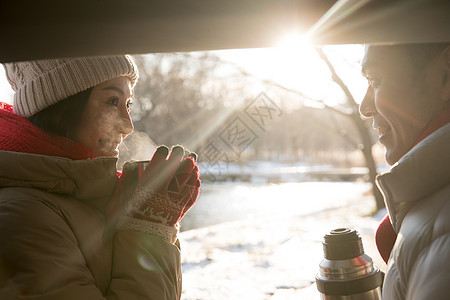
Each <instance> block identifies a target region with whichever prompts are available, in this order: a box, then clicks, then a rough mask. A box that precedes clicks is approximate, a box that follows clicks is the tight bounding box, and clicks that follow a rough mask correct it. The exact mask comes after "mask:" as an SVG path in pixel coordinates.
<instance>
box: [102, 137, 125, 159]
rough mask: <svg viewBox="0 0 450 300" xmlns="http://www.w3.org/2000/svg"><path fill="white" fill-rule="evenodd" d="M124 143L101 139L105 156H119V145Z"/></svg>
mask: <svg viewBox="0 0 450 300" xmlns="http://www.w3.org/2000/svg"><path fill="white" fill-rule="evenodd" d="M121 142H122V141H116V140H103V139H99V143H100V145H101V148H102V151H103V153H104V155H108V156H110V155H111V156H117V155H118V154H119V149H118V148H119V144H120V143H121Z"/></svg>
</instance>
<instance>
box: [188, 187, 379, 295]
mask: <svg viewBox="0 0 450 300" xmlns="http://www.w3.org/2000/svg"><path fill="white" fill-rule="evenodd" d="M373 208H374V201H373V199H372V198H371V197H370V196H365V195H362V194H361V195H359V196H357V197H356V196H353V197H352V198H350V199H347V200H346V201H343V202H342V205H338V206H334V207H332V208H329V209H323V210H320V211H316V212H313V213H309V214H304V215H300V214H297V215H292V214H291V215H289V214H287V215H283V216H280V215H277V216H276V217H270V216H268V215H264V216H258V217H250V218H246V219H244V220H238V221H233V222H227V223H222V224H219V225H213V226H208V227H204V228H200V229H194V230H189V231H185V232H182V233H181V234H180V240H181V247H182V268H183V295H182V299H184V300H191V299H196V300H200V299H205V300H206V299H208V300H211V299H212V300H221V299H227V300H230V299H231V300H234V299H251V300H259V299H283V300H288V299H320V295H319V293H318V291H317V289H316V286H315V283H314V281H315V279H314V278H315V275H316V273H317V272H318V268H319V263H320V261H321V260H322V259H323V249H322V238H323V236H324V234H325V233H327V232H329V231H330V230H332V229H335V228H339V227H352V228H355V229H356V230H357V231H358V232H359V233H360V235H361V237H362V239H363V245H364V249H365V252H366V253H367V254H368V255H369V256H370V257H372V259H373V260H374V263H375V265H377V266H378V267H379V268H380V269H382V270H385V267H386V265H385V264H384V262H383V261H382V260H381V258H380V257H379V254H378V252H377V250H376V248H375V244H374V240H373V235H374V232H375V229H376V227H377V225H378V222H379V221H380V220H381V217H382V215H383V213H381V214H377V216H375V217H369V216H368V215H369V214H370V213H371V212H372V211H373Z"/></svg>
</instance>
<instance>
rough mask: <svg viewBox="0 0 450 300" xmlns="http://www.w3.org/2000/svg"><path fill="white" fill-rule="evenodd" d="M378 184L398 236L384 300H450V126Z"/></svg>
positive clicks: (384, 175) (423, 142) (387, 274)
mask: <svg viewBox="0 0 450 300" xmlns="http://www.w3.org/2000/svg"><path fill="white" fill-rule="evenodd" d="M377 180H378V185H379V187H380V188H381V190H382V192H383V194H384V196H385V202H386V206H387V208H388V211H389V215H390V218H391V221H392V224H393V227H394V230H395V231H396V232H397V234H398V236H397V240H396V242H395V245H394V248H393V250H392V252H391V256H390V258H389V261H388V267H387V272H386V277H385V281H384V288H383V299H385V300H391V299H392V300H400V299H414V300H430V299H433V300H438V299H449V295H450V124H448V125H446V126H444V127H442V128H440V129H439V130H437V131H436V132H434V133H433V134H431V135H430V136H428V137H427V138H426V139H424V140H423V141H422V142H420V143H419V144H418V145H417V146H416V147H414V148H413V149H412V150H411V151H410V152H409V153H407V154H406V155H405V156H404V157H403V158H402V159H401V160H400V161H399V162H398V164H397V165H395V166H394V167H393V168H392V170H391V171H390V172H389V173H386V174H383V175H381V176H379V177H378V178H377Z"/></svg>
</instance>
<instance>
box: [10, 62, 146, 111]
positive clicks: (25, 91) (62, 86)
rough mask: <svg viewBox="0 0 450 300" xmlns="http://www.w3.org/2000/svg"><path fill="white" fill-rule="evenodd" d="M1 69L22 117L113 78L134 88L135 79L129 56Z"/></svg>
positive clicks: (15, 108)
mask: <svg viewBox="0 0 450 300" xmlns="http://www.w3.org/2000/svg"><path fill="white" fill-rule="evenodd" d="M4 67H5V71H6V78H7V79H8V81H9V83H10V84H11V87H12V88H13V90H14V91H15V95H14V105H13V107H14V108H13V109H14V112H15V113H16V114H18V115H20V116H22V117H30V116H32V115H34V114H35V113H37V112H39V111H41V110H43V109H45V108H47V107H49V106H51V105H53V104H55V103H57V102H59V101H61V100H63V99H66V98H67V97H69V96H72V95H75V94H77V93H79V92H81V91H84V90H87V89H88V88H91V87H94V86H96V85H98V84H100V83H102V82H105V81H107V80H110V79H113V78H115V77H119V76H126V77H128V78H130V80H131V84H132V86H133V87H134V85H135V84H136V81H137V79H138V70H137V67H136V65H135V64H134V62H133V60H132V59H131V57H130V56H128V55H117V56H102V57H82V58H67V59H47V60H37V61H26V62H13V63H7V64H4Z"/></svg>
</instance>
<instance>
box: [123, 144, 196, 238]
mask: <svg viewBox="0 0 450 300" xmlns="http://www.w3.org/2000/svg"><path fill="white" fill-rule="evenodd" d="M184 156H185V151H184V149H183V148H182V147H180V146H175V147H174V148H173V149H172V152H171V153H170V155H169V149H168V148H167V147H165V146H162V147H159V148H158V149H157V151H156V152H155V154H154V155H153V157H152V159H151V161H150V162H149V163H148V165H143V164H139V166H142V167H138V168H137V172H136V171H134V172H133V175H130V173H131V172H129V171H128V169H129V167H130V166H127V167H126V168H125V166H124V173H123V174H122V176H125V177H123V180H124V182H127V183H128V187H127V188H122V192H123V195H125V196H127V195H131V199H130V201H129V202H128V203H127V205H126V207H125V211H124V216H122V217H121V220H120V222H119V225H118V228H119V229H128V230H130V229H131V230H138V231H146V232H150V233H153V234H157V235H160V236H162V237H163V238H165V239H166V240H168V241H170V242H172V243H173V242H174V241H175V240H176V234H177V232H178V227H179V222H180V220H181V219H182V218H183V216H184V215H185V214H186V212H187V211H188V210H189V209H190V208H191V207H192V205H193V204H194V203H195V202H196V200H197V198H198V195H199V190H200V186H201V184H200V179H199V170H198V167H197V166H196V164H195V161H196V155H195V154H189V155H187V157H185V158H184ZM121 179H122V178H121ZM136 179H137V182H138V183H137V186H136V185H134V184H133V182H136ZM135 187H136V188H135ZM130 190H132V192H131V193H130Z"/></svg>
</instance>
